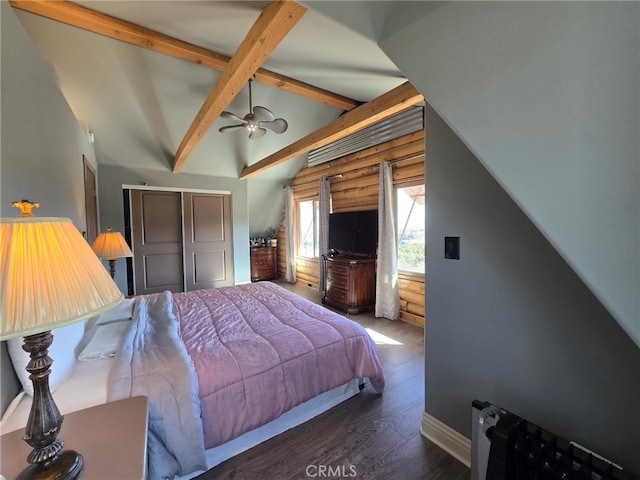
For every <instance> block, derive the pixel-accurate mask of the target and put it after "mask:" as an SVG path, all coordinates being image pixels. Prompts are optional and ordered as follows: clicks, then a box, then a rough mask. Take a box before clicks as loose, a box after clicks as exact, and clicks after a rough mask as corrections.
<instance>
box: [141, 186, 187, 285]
mask: <svg viewBox="0 0 640 480" xmlns="http://www.w3.org/2000/svg"><path fill="white" fill-rule="evenodd" d="M131 234H132V237H133V238H132V240H133V253H134V278H135V282H134V283H135V293H136V295H145V294H148V293H157V292H162V291H164V290H170V291H172V292H182V291H183V290H184V276H183V270H184V268H183V264H182V198H181V193H180V192H159V191H146V190H132V191H131Z"/></svg>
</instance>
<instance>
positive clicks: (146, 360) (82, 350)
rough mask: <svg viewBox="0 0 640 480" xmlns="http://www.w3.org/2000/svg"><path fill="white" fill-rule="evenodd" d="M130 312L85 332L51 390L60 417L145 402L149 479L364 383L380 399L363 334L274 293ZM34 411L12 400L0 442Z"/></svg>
mask: <svg viewBox="0 0 640 480" xmlns="http://www.w3.org/2000/svg"><path fill="white" fill-rule="evenodd" d="M125 302H126V303H125V304H124V305H123V306H122V307H117V309H119V310H120V312H107V313H106V314H103V315H102V316H100V317H98V318H97V319H92V320H90V321H88V322H87V325H86V326H85V327H84V328H85V333H84V334H83V336H82V339H81V340H80V342H79V344H78V348H77V350H76V352H75V353H76V357H77V359H78V360H77V361H75V362H73V374H72V375H71V376H70V377H69V378H63V379H53V378H52V389H54V390H55V391H54V398H55V400H56V403H57V404H58V407H59V408H60V410H61V412H62V413H63V414H64V413H67V412H71V411H74V410H78V409H81V408H86V407H88V406H91V405H95V404H99V403H104V402H105V401H110V400H116V399H119V398H124V397H128V396H135V395H145V396H147V397H148V399H149V405H150V408H149V410H150V418H149V425H150V427H149V438H148V442H149V450H148V464H149V468H148V473H149V478H174V477H175V476H178V477H179V478H191V477H192V476H193V475H196V474H198V473H200V472H202V471H203V470H206V469H209V468H212V467H213V466H215V465H216V464H218V463H220V462H222V461H224V460H226V459H227V458H229V457H231V456H233V455H235V454H237V453H239V452H241V451H244V450H246V449H247V448H251V447H252V446H254V445H256V444H257V443H260V442H261V441H263V440H265V439H267V438H270V437H272V436H274V435H277V434H279V433H281V432H282V431H284V430H286V429H288V428H291V427H293V426H295V425H297V424H299V423H301V422H304V421H306V420H308V419H310V418H312V417H313V416H315V415H318V414H319V413H321V412H323V411H326V410H327V409H328V408H331V407H332V406H334V405H336V404H338V403H340V402H341V401H343V400H345V399H346V398H349V397H350V396H353V395H354V394H356V393H357V392H358V391H359V384H360V383H361V382H363V381H364V379H368V380H369V381H370V382H371V384H372V386H373V387H374V388H375V390H376V391H377V392H379V393H382V391H383V389H384V374H383V371H382V367H381V364H380V361H379V359H378V356H377V349H376V345H375V343H374V342H373V340H372V339H371V338H370V337H369V335H368V334H367V332H366V331H365V330H364V329H363V328H362V327H361V326H360V325H358V324H356V323H355V322H352V321H351V320H349V319H347V318H345V317H343V316H341V315H338V314H337V313H334V312H332V311H330V310H328V309H326V308H324V307H322V306H320V305H317V304H314V303H313V302H310V301H309V300H307V299H304V298H303V297H300V296H298V295H296V294H294V293H292V292H290V291H288V290H286V289H285V288H283V287H281V286H279V285H277V284H274V283H271V282H258V283H252V284H246V285H237V286H233V287H224V288H219V289H214V290H198V291H193V292H188V293H176V294H171V293H170V292H163V293H161V294H153V295H146V296H142V297H137V298H136V299H133V300H129V301H125ZM114 310H115V309H114ZM65 328H69V327H65ZM55 334H56V331H54V337H55ZM55 346H56V340H54V346H53V347H52V349H53V348H55ZM9 349H10V353H11V345H9ZM66 350H69V348H68V347H67V348H66ZM13 353H14V354H15V352H13ZM57 353H58V352H52V355H51V356H52V358H53V359H54V362H58V359H57V358H56V355H57ZM13 359H14V355H12V361H13ZM62 363H64V360H63V361H62ZM14 366H15V367H16V373H18V375H19V376H20V375H21V373H20V372H18V370H19V368H18V366H17V364H16V363H15V362H14ZM55 367H56V364H55V363H54V366H53V370H55ZM52 375H53V374H52ZM21 380H22V379H21ZM23 384H24V383H23ZM25 388H26V386H25ZM78 391H82V392H86V394H83V395H78V394H77V392H78ZM30 404H31V402H30V398H29V397H28V395H27V394H25V393H23V394H21V395H19V396H18V397H17V398H16V399H15V400H14V402H13V403H12V405H11V406H10V407H9V409H7V412H5V415H4V417H3V419H2V423H0V430H1V431H2V432H3V433H4V432H8V431H12V430H15V429H17V428H24V424H25V422H26V417H27V415H28V409H29V407H30ZM61 437H62V438H63V439H64V426H63V429H62V434H61Z"/></svg>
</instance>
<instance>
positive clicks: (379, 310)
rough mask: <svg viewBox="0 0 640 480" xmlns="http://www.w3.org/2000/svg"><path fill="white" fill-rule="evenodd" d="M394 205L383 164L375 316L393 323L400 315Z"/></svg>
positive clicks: (388, 166)
mask: <svg viewBox="0 0 640 480" xmlns="http://www.w3.org/2000/svg"><path fill="white" fill-rule="evenodd" d="M394 204H395V202H394V195H393V178H392V172H391V164H390V163H389V162H382V163H381V164H380V174H379V192H378V265H377V274H376V305H375V316H376V317H384V318H388V319H390V320H397V319H398V317H399V315H400V294H399V292H398V255H397V252H398V248H397V245H396V238H397V235H396V219H395V206H394Z"/></svg>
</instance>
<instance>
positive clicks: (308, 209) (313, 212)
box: [298, 200, 320, 258]
mask: <svg viewBox="0 0 640 480" xmlns="http://www.w3.org/2000/svg"><path fill="white" fill-rule="evenodd" d="M318 216H319V203H318V200H305V201H302V202H298V256H299V257H308V258H318V257H319V256H320V246H319V245H318V242H319V241H318V239H319V234H318V231H319V227H318Z"/></svg>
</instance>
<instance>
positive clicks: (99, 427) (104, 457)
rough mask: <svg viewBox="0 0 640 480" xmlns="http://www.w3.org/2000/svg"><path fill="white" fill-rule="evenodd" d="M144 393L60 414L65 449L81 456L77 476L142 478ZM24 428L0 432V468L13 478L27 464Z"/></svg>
mask: <svg viewBox="0 0 640 480" xmlns="http://www.w3.org/2000/svg"><path fill="white" fill-rule="evenodd" d="M147 418H148V407H147V397H132V398H126V399H124V400H117V401H115V402H110V403H105V404H103V405H97V406H95V407H90V408H86V409H84V410H78V411H77V412H72V413H68V414H66V415H65V416H64V421H63V422H62V428H61V430H60V434H59V436H58V437H59V438H61V439H62V440H63V441H64V448H63V450H75V451H76V452H78V453H80V455H82V456H83V458H84V469H83V471H82V473H81V474H80V479H87V480H113V479H116V478H117V479H118V480H134V479H135V480H143V479H144V478H145V476H146V471H147ZM23 435H24V429H20V430H16V431H13V432H9V433H5V434H4V435H2V437H0V459H2V462H1V466H0V474H2V475H3V476H4V477H5V478H6V479H7V480H8V479H12V478H16V477H17V476H18V474H19V473H20V472H21V471H22V470H23V469H24V468H26V467H27V465H28V463H27V455H28V454H29V452H31V450H32V449H31V447H30V446H29V445H28V444H27V443H26V442H25V441H24V440H22V436H23Z"/></svg>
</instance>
